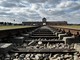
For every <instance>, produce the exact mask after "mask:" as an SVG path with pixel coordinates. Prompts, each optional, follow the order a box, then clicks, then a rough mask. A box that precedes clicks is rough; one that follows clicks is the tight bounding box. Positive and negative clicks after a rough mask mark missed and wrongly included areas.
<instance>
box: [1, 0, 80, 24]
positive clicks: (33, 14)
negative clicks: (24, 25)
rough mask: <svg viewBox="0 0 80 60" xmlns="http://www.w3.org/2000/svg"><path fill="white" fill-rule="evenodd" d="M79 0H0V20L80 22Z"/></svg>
mask: <svg viewBox="0 0 80 60" xmlns="http://www.w3.org/2000/svg"><path fill="white" fill-rule="evenodd" d="M79 13H80V0H0V21H6V22H13V20H14V19H15V20H16V22H22V21H41V18H43V17H46V18H47V20H48V21H68V22H69V23H80V22H77V21H79V20H80V14H79Z"/></svg>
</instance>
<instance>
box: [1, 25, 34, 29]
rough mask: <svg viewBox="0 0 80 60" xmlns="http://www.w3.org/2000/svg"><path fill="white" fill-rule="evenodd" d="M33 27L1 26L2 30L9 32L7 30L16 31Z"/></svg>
mask: <svg viewBox="0 0 80 60" xmlns="http://www.w3.org/2000/svg"><path fill="white" fill-rule="evenodd" d="M29 27H33V26H0V30H7V29H16V28H29Z"/></svg>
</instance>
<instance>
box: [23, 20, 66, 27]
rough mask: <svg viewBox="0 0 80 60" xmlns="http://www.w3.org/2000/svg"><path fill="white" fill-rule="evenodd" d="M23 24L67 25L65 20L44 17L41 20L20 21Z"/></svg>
mask: <svg viewBox="0 0 80 60" xmlns="http://www.w3.org/2000/svg"><path fill="white" fill-rule="evenodd" d="M22 24H23V25H37V26H39V25H67V21H47V19H46V18H43V19H42V22H22Z"/></svg>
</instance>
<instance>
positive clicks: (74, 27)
mask: <svg viewBox="0 0 80 60" xmlns="http://www.w3.org/2000/svg"><path fill="white" fill-rule="evenodd" d="M55 27H62V28H71V29H79V30H80V25H65V26H55Z"/></svg>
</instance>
